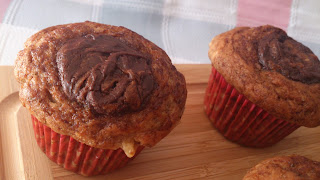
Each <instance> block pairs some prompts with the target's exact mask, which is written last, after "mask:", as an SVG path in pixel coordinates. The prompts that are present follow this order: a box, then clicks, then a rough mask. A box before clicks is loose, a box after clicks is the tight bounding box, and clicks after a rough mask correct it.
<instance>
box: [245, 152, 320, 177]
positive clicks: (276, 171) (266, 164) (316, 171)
mask: <svg viewBox="0 0 320 180" xmlns="http://www.w3.org/2000/svg"><path fill="white" fill-rule="evenodd" d="M278 179H282V180H306V179H308V180H319V179H320V162H316V161H312V160H310V159H308V158H305V157H303V156H298V155H291V156H279V157H274V158H270V159H267V160H264V161H262V162H261V163H259V164H257V165H256V166H255V167H253V168H251V169H250V170H249V171H248V173H247V174H246V175H245V177H244V178H243V180H278Z"/></svg>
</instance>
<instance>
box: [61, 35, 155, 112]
mask: <svg viewBox="0 0 320 180" xmlns="http://www.w3.org/2000/svg"><path fill="white" fill-rule="evenodd" d="M56 58H57V59H56V61H57V66H58V69H59V76H60V79H61V83H62V87H63V90H64V92H65V94H66V95H67V96H68V97H69V98H70V99H72V100H76V101H77V102H79V103H82V104H84V105H89V107H90V109H91V110H93V112H95V113H98V114H107V115H109V114H119V113H120V112H121V114H123V113H126V112H130V111H137V110H139V109H141V108H142V107H143V105H144V103H145V102H146V101H147V100H148V99H149V96H150V94H151V92H152V90H153V89H154V84H155V82H154V78H153V75H152V70H151V66H150V63H151V60H150V59H149V58H147V57H145V56H143V55H142V54H141V53H139V52H137V51H136V50H134V49H133V48H131V47H129V46H128V45H126V44H125V43H123V42H121V41H120V40H118V39H116V38H114V37H112V36H108V35H91V34H90V35H87V36H84V37H79V38H75V39H71V40H69V41H67V42H66V43H65V44H64V45H63V46H62V47H61V48H60V49H59V51H58V53H57V57H56Z"/></svg>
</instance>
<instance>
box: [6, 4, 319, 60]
mask: <svg viewBox="0 0 320 180" xmlns="http://www.w3.org/2000/svg"><path fill="white" fill-rule="evenodd" d="M85 20H90V21H95V22H101V23H105V24H112V25H118V26H120V25H121V26H125V27H127V28H130V29H132V30H134V31H136V32H137V33H139V34H141V35H143V36H144V37H146V38H147V39H149V40H151V41H153V42H154V43H156V44H157V45H158V46H160V47H161V48H163V49H164V50H165V51H166V52H167V53H168V55H169V56H170V57H171V58H172V60H173V62H174V63H210V61H209V59H208V55H207V52H208V43H209V42H210V41H211V39H212V38H213V37H214V36H215V35H217V34H220V33H222V32H224V31H227V30H230V29H232V28H234V27H236V26H258V25H263V24H272V25H275V26H278V27H281V28H283V29H284V30H286V31H287V32H288V34H289V35H290V36H292V37H293V38H295V39H297V40H299V41H300V42H302V43H303V44H305V45H306V46H308V47H309V48H310V49H311V50H313V52H314V53H315V54H317V55H318V56H320V0H265V1H264V0H1V1H0V22H1V24H0V65H13V64H14V60H15V58H16V54H17V52H18V51H19V50H21V49H22V48H23V43H24V41H25V40H26V39H27V38H28V37H29V36H30V35H32V34H33V33H35V32H37V31H38V30H40V29H43V28H46V27H48V26H53V25H57V24H64V23H71V22H81V21H85Z"/></svg>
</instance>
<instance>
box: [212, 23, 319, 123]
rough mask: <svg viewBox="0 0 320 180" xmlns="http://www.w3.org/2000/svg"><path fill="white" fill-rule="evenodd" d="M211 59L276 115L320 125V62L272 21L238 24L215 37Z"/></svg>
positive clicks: (241, 89)
mask: <svg viewBox="0 0 320 180" xmlns="http://www.w3.org/2000/svg"><path fill="white" fill-rule="evenodd" d="M209 58H210V60H211V62H212V65H213V66H214V67H215V69H216V70H217V71H218V72H219V73H220V74H221V75H222V76H223V77H224V78H225V79H226V81H227V82H228V83H229V84H231V85H232V86H233V87H234V88H235V89H236V90H237V91H239V93H241V94H243V95H245V97H246V98H248V99H249V100H250V101H251V102H253V103H254V104H256V105H258V106H259V107H261V108H262V109H264V110H266V111H267V112H268V113H270V114H271V115H273V116H275V117H276V118H278V119H283V120H286V121H289V122H291V123H295V124H298V125H300V126H307V127H315V126H318V125H320V103H319V102H320V62H319V59H318V58H317V57H316V55H314V54H313V53H312V51H311V50H310V49H309V48H307V47H305V46H304V45H302V44H301V43H299V42H297V41H295V40H294V39H292V38H291V37H289V36H288V35H287V34H286V33H285V32H284V31H283V30H281V29H279V28H276V27H273V26H270V25H265V26H260V27H254V28H249V27H238V28H235V29H232V30H230V31H227V32H225V33H222V34H220V35H218V36H216V37H215V38H213V39H212V41H211V43H210V49H209Z"/></svg>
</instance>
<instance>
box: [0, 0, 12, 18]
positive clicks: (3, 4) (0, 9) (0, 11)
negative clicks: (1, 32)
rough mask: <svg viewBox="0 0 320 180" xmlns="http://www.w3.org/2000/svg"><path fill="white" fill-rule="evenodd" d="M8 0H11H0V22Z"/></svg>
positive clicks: (8, 2)
mask: <svg viewBox="0 0 320 180" xmlns="http://www.w3.org/2000/svg"><path fill="white" fill-rule="evenodd" d="M10 1H11V0H1V2H0V22H2V19H3V17H4V14H5V13H6V10H7V8H8V6H9V4H10Z"/></svg>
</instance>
